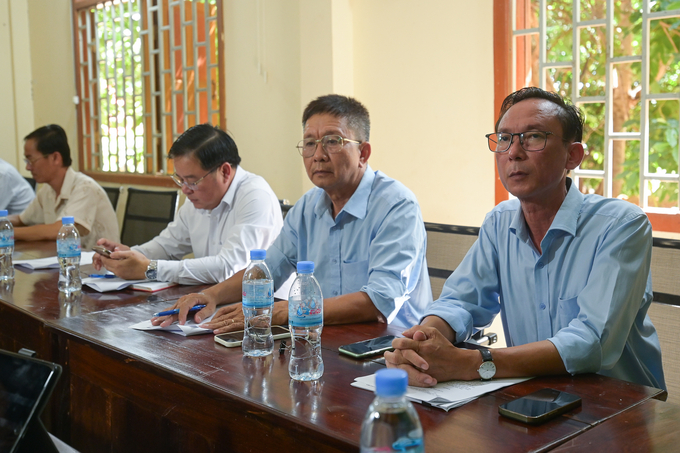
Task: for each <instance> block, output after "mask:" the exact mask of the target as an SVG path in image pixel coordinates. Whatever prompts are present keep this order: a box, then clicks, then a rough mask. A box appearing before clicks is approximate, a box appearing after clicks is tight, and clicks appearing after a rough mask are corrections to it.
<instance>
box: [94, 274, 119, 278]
mask: <svg viewBox="0 0 680 453" xmlns="http://www.w3.org/2000/svg"><path fill="white" fill-rule="evenodd" d="M88 277H90V278H116V276H115V275H113V274H89V275H88Z"/></svg>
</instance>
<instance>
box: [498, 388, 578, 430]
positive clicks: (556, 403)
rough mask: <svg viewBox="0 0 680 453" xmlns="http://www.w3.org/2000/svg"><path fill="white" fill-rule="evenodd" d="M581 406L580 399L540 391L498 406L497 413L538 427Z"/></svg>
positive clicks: (564, 393)
mask: <svg viewBox="0 0 680 453" xmlns="http://www.w3.org/2000/svg"><path fill="white" fill-rule="evenodd" d="M580 405H581V398H579V397H578V396H576V395H572V394H571V393H566V392H560V391H559V390H555V389H542V390H539V391H537V392H534V393H530V394H528V395H527V396H524V397H522V398H517V399H516V400H512V401H510V402H509V403H505V404H501V405H500V406H498V413H499V414H501V415H504V416H505V417H508V418H512V419H514V420H519V421H520V422H524V423H528V424H530V425H538V424H540V423H543V422H546V421H548V420H550V419H551V418H555V417H557V416H558V415H562V414H564V413H565V412H569V411H570V410H572V409H574V408H577V407H579V406H580Z"/></svg>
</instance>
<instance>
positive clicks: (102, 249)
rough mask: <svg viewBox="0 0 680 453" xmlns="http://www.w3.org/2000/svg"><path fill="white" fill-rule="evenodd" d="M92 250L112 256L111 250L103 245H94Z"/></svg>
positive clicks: (108, 256)
mask: <svg viewBox="0 0 680 453" xmlns="http://www.w3.org/2000/svg"><path fill="white" fill-rule="evenodd" d="M92 251H93V252H97V253H99V254H100V255H103V256H105V257H107V258H111V250H109V249H105V248H104V247H102V246H101V245H95V246H94V247H92Z"/></svg>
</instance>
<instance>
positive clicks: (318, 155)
mask: <svg viewBox="0 0 680 453" xmlns="http://www.w3.org/2000/svg"><path fill="white" fill-rule="evenodd" d="M327 156H328V153H327V152H326V150H325V149H324V148H323V145H322V144H321V142H318V143H317V144H316V148H314V154H313V155H312V158H313V159H314V160H324V159H326V158H327Z"/></svg>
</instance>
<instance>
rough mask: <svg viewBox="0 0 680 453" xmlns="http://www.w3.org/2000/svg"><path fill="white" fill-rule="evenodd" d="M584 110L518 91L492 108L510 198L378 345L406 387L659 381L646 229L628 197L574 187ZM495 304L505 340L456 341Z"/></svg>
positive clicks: (482, 322) (533, 91) (480, 324)
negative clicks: (417, 313) (405, 378)
mask: <svg viewBox="0 0 680 453" xmlns="http://www.w3.org/2000/svg"><path fill="white" fill-rule="evenodd" d="M582 132H583V118H582V116H581V112H580V111H579V110H578V108H576V107H574V106H573V105H570V104H567V103H565V102H564V100H563V99H562V98H561V97H560V96H559V95H557V94H555V93H549V92H546V91H543V90H541V89H539V88H525V89H522V90H519V91H517V92H515V93H513V94H511V95H510V96H508V97H507V98H506V99H505V101H504V103H503V106H502V107H501V113H500V118H499V119H498V122H497V123H496V132H495V133H492V134H489V135H488V136H487V137H488V141H489V148H490V150H491V151H492V152H494V153H495V155H496V164H497V166H498V173H499V175H500V178H501V181H502V182H503V185H504V186H505V188H506V189H507V190H508V192H510V193H511V194H513V195H514V196H515V197H517V199H515V200H510V201H505V202H503V203H500V204H499V205H498V206H496V207H495V208H494V209H493V210H492V211H491V212H490V213H489V214H488V215H487V217H486V219H485V220H484V223H483V224H482V227H481V229H480V232H479V238H478V240H477V241H476V242H475V244H474V245H473V246H472V248H471V249H470V251H469V252H468V254H467V255H466V257H465V259H464V260H463V261H462V262H461V264H460V266H459V267H458V268H457V269H456V270H455V271H454V272H453V274H451V276H450V277H449V279H448V280H447V281H446V284H445V286H444V289H443V291H442V295H441V297H440V298H439V300H437V301H435V302H434V303H433V304H432V305H431V306H430V307H429V308H428V310H427V312H426V313H425V316H424V318H423V319H422V320H421V323H420V325H417V326H414V327H412V328H411V329H409V330H407V331H406V332H404V335H405V336H406V337H407V338H400V339H397V340H395V341H394V342H393V346H394V347H395V351H394V352H388V353H385V359H386V362H387V365H388V366H390V367H399V368H403V369H405V370H406V371H407V372H408V373H409V381H410V383H411V384H412V385H418V386H433V385H435V384H436V383H437V382H438V381H446V380H451V379H463V380H472V379H480V378H482V379H491V378H493V377H521V376H538V375H556V374H567V373H569V374H577V373H592V372H596V373H600V374H603V375H606V376H611V377H615V378H619V379H623V380H627V381H631V382H635V383H638V384H643V385H648V386H652V387H657V388H661V389H663V388H665V382H664V375H663V367H662V363H661V349H660V346H659V339H658V337H657V334H656V330H655V329H654V326H653V325H652V323H651V321H650V319H649V317H648V316H647V310H648V308H649V306H650V304H651V301H652V286H651V274H650V261H651V252H652V228H651V225H650V224H649V220H648V219H647V216H646V215H645V214H644V212H642V210H641V209H640V208H638V207H637V206H634V205H633V204H631V203H628V202H625V201H622V200H617V199H611V198H603V197H601V196H599V195H583V194H581V192H579V190H578V188H577V187H576V185H574V184H573V182H572V180H571V179H570V178H568V177H567V172H568V171H569V170H572V169H574V168H576V167H577V166H578V165H579V164H580V163H581V160H582V159H583V155H584V149H583V145H582V144H581V143H580V141H581V137H582ZM499 312H500V313H501V316H502V320H503V328H504V330H505V335H506V339H507V342H508V346H509V347H508V348H505V349H492V350H487V351H482V353H480V351H474V350H465V349H458V348H456V347H454V346H453V343H454V342H460V341H465V340H467V339H468V338H470V336H471V335H472V334H473V333H474V329H479V328H484V327H486V326H488V325H489V324H491V321H492V320H493V318H494V317H495V316H496V315H497V314H498V313H499Z"/></svg>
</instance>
